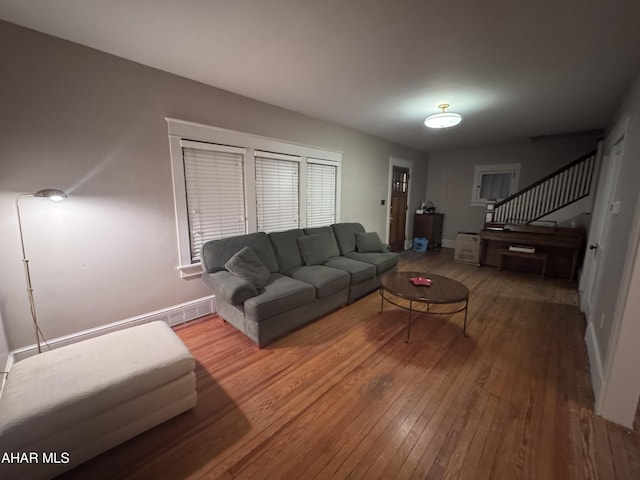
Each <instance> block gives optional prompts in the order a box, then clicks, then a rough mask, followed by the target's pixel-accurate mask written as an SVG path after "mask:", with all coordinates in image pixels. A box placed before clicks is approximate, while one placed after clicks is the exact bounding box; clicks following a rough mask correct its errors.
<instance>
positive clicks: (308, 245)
mask: <svg viewBox="0 0 640 480" xmlns="http://www.w3.org/2000/svg"><path fill="white" fill-rule="evenodd" d="M297 241H298V247H300V253H301V254H302V259H303V260H304V263H305V264H306V265H322V264H323V263H324V262H326V261H327V260H329V255H328V254H327V250H326V248H325V247H324V242H323V241H322V236H321V235H318V234H315V233H314V234H313V235H302V236H301V237H298V238H297Z"/></svg>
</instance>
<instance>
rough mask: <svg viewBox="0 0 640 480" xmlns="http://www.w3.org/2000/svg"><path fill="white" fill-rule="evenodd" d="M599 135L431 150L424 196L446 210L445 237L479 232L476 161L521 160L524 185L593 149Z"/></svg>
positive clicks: (481, 214) (480, 211) (480, 209)
mask: <svg viewBox="0 0 640 480" xmlns="http://www.w3.org/2000/svg"><path fill="white" fill-rule="evenodd" d="M598 137H599V135H597V134H595V133H590V134H584V135H569V136H565V137H551V138H547V139H541V140H538V141H536V142H530V141H528V140H527V141H521V142H515V143H510V144H505V145H496V146H487V147H481V148H474V149H465V150H455V151H447V152H436V153H432V154H430V155H429V175H428V178H427V200H431V201H432V202H433V203H434V204H435V206H436V208H437V210H438V211H439V212H441V213H444V214H445V220H444V232H443V238H444V240H447V241H449V242H452V241H455V238H456V234H457V233H458V232H479V231H480V230H481V229H482V227H483V225H484V207H472V206H471V188H472V184H473V176H474V168H475V166H476V165H491V164H499V163H520V164H521V170H520V188H523V187H525V186H527V185H530V184H532V183H534V182H535V181H537V180H539V179H540V178H542V177H544V176H545V175H548V174H549V173H551V172H553V171H554V170H556V169H558V168H560V167H562V166H564V165H566V164H567V163H569V162H571V161H572V160H575V159H576V158H578V157H580V156H581V155H583V154H585V153H588V152H589V151H591V150H594V149H595V148H596V140H597V139H598Z"/></svg>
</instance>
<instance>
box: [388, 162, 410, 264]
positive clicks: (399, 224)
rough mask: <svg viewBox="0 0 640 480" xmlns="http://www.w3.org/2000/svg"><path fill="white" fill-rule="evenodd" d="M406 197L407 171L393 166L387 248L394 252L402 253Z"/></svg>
mask: <svg viewBox="0 0 640 480" xmlns="http://www.w3.org/2000/svg"><path fill="white" fill-rule="evenodd" d="M408 197H409V169H408V168H402V167H396V166H394V167H393V171H392V174H391V209H390V219H389V222H390V225H389V246H390V247H391V250H393V251H394V252H402V251H403V250H404V241H405V231H406V226H407V199H408Z"/></svg>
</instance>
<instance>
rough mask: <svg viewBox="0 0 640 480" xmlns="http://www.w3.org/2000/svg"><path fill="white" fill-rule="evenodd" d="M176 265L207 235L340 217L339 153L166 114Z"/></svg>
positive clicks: (193, 263)
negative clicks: (176, 248) (176, 251)
mask: <svg viewBox="0 0 640 480" xmlns="http://www.w3.org/2000/svg"><path fill="white" fill-rule="evenodd" d="M167 124H168V128H169V148H170V152H171V174H172V178H173V193H174V195H173V198H174V203H175V212H176V227H177V240H178V242H177V246H178V261H179V262H180V263H179V264H178V271H179V272H180V275H181V276H182V277H183V278H187V277H192V276H196V275H200V274H201V273H202V266H201V265H200V250H201V249H202V245H203V244H204V243H206V242H208V241H209V240H216V239H219V238H225V237H231V236H236V235H244V234H246V233H253V232H258V231H262V232H267V233H268V232H275V231H284V230H289V229H292V228H304V227H307V226H309V227H312V226H322V225H330V224H332V223H335V222H339V221H340V185H341V176H342V153H341V152H337V151H333V150H326V149H323V148H318V147H311V146H306V145H300V144H296V143H290V142H286V141H283V140H278V139H274V138H267V137H261V136H257V135H251V134H248V133H244V132H237V131H233V130H226V129H223V128H219V127H212V126H207V125H200V124H196V123H192V122H186V121H183V120H177V119H172V118H167Z"/></svg>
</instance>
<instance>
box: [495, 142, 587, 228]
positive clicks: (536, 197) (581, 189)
mask: <svg viewBox="0 0 640 480" xmlns="http://www.w3.org/2000/svg"><path fill="white" fill-rule="evenodd" d="M596 153H597V150H594V151H592V152H589V153H587V154H586V155H583V156H582V157H580V158H578V159H576V160H574V161H573V162H571V163H569V164H568V165H565V166H564V167H562V168H560V169H558V170H556V171H555V172H553V173H551V174H549V175H547V176H546V177H544V178H542V179H541V180H538V181H537V182H535V183H533V184H532V185H529V186H528V187H526V188H525V189H523V190H520V191H519V192H517V193H514V194H513V195H511V196H510V197H508V198H505V199H504V200H502V201H500V202H498V203H496V204H495V206H494V209H493V215H489V216H488V218H487V220H488V222H491V223H497V224H500V223H501V224H506V223H509V224H530V223H532V222H535V221H536V220H540V219H541V218H543V217H545V216H547V215H549V214H551V213H553V212H556V211H557V210H560V209H561V208H564V207H566V206H568V205H571V204H572V203H575V202H577V201H578V200H581V199H583V198H585V197H586V196H588V195H589V193H590V191H591V181H592V179H593V174H594V172H595V168H596V157H597V155H596Z"/></svg>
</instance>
